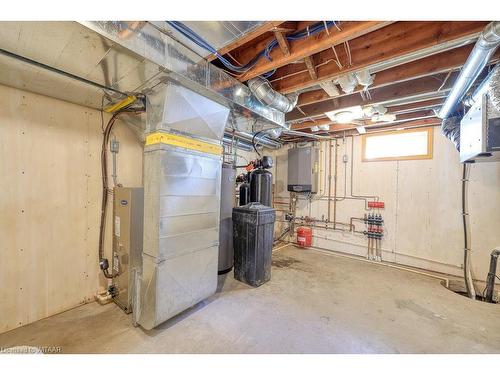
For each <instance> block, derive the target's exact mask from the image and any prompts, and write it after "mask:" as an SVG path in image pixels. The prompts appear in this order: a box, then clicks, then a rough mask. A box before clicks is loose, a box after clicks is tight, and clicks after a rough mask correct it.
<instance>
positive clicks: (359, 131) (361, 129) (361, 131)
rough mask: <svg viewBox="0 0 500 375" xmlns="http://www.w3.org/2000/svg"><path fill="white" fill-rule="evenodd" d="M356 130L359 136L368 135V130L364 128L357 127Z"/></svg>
mask: <svg viewBox="0 0 500 375" xmlns="http://www.w3.org/2000/svg"><path fill="white" fill-rule="evenodd" d="M356 130H357V131H358V133H359V134H365V133H366V129H365V127H364V126H357V127H356Z"/></svg>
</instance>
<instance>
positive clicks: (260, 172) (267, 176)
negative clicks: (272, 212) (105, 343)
mask: <svg viewBox="0 0 500 375" xmlns="http://www.w3.org/2000/svg"><path fill="white" fill-rule="evenodd" d="M272 166H273V160H272V159H271V157H269V156H264V157H263V158H262V159H260V160H259V161H258V164H257V165H256V169H254V170H253V171H252V173H251V174H250V202H260V203H262V204H263V205H264V206H268V207H272V186H273V174H272V173H271V172H269V171H268V170H267V169H268V168H271V167H272Z"/></svg>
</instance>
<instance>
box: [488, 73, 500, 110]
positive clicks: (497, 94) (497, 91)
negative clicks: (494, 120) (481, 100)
mask: <svg viewBox="0 0 500 375" xmlns="http://www.w3.org/2000/svg"><path fill="white" fill-rule="evenodd" d="M490 79H491V81H490V88H489V90H488V95H489V97H490V100H491V102H492V103H493V105H494V106H495V108H496V109H497V111H500V65H497V66H496V67H495V69H494V70H493V72H492V74H491V78H490Z"/></svg>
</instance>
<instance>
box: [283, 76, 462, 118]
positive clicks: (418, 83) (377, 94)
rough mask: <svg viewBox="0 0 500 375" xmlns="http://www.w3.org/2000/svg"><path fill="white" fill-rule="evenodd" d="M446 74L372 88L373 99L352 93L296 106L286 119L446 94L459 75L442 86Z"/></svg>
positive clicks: (452, 77)
mask: <svg viewBox="0 0 500 375" xmlns="http://www.w3.org/2000/svg"><path fill="white" fill-rule="evenodd" d="M446 76H447V74H446V73H441V74H437V75H433V76H427V77H423V78H418V79H414V80H411V81H406V82H400V83H396V84H394V85H388V86H384V87H381V88H378V89H373V90H370V96H371V100H363V98H362V97H361V95H359V94H351V95H347V96H342V97H338V98H333V99H330V100H325V101H322V102H318V103H313V104H310V105H306V106H302V107H301V111H299V110H298V109H297V108H296V109H294V110H293V111H292V112H289V113H287V114H286V121H296V120H301V119H307V118H308V117H315V116H320V115H323V114H324V113H325V112H329V111H333V110H340V109H344V108H349V107H353V106H357V105H361V106H365V105H368V104H380V103H386V102H390V101H395V100H400V101H402V100H404V99H405V98H411V97H418V96H424V95H427V94H432V93H436V92H437V91H438V90H439V89H440V90H441V91H442V92H443V95H444V94H445V93H446V91H447V90H449V89H450V88H451V87H452V85H453V82H454V81H455V79H456V77H457V76H458V72H453V73H452V74H451V75H450V76H449V78H448V79H447V80H446V83H445V85H444V86H443V87H441V86H442V84H443V82H444V81H445V79H446ZM304 113H305V115H304Z"/></svg>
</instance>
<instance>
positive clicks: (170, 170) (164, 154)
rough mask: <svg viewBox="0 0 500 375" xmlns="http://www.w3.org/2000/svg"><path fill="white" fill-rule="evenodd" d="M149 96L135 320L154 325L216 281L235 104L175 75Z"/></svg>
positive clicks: (213, 286)
mask: <svg viewBox="0 0 500 375" xmlns="http://www.w3.org/2000/svg"><path fill="white" fill-rule="evenodd" d="M148 99H149V101H148V106H147V130H148V132H150V133H149V135H148V136H147V138H146V146H145V150H144V244H143V245H144V246H143V255H142V260H143V270H142V275H138V276H140V277H139V278H138V280H137V284H138V286H139V287H138V288H137V292H138V296H137V297H136V306H134V311H135V314H134V319H135V321H136V322H138V323H139V324H140V325H141V326H143V327H144V328H146V329H152V328H153V327H155V326H157V325H158V324H160V323H162V322H164V321H166V320H167V319H169V318H171V317H173V316H174V315H176V314H178V313H180V312H182V311H184V310H185V309H187V308H189V307H191V306H193V305H194V304H196V303H198V302H200V301H202V300H203V299H205V298H207V297H209V296H210V295H212V294H213V293H215V290H216V288H217V262H218V249H219V212H220V183H221V166H222V147H221V145H222V137H223V134H224V127H225V125H226V121H227V119H228V115H229V109H228V108H226V107H224V106H222V105H220V104H219V103H217V102H214V101H212V100H210V99H208V98H206V97H203V96H202V95H200V94H198V93H195V92H193V91H191V90H189V89H187V88H185V87H182V86H180V85H179V84H178V83H176V82H174V81H167V82H165V83H163V84H161V85H160V86H158V87H156V88H155V90H154V92H152V93H150V95H149V96H148Z"/></svg>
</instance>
